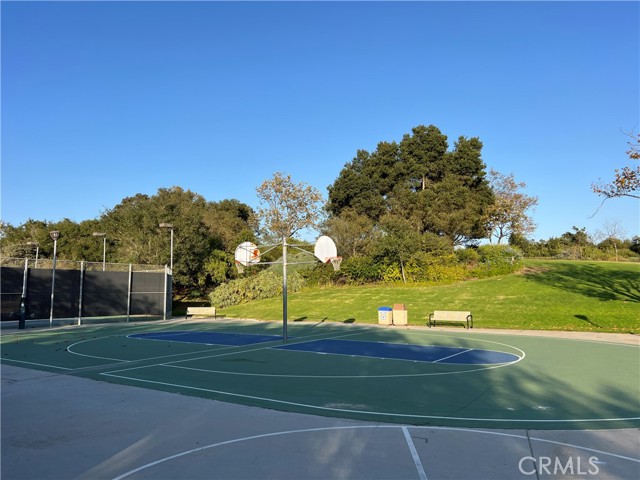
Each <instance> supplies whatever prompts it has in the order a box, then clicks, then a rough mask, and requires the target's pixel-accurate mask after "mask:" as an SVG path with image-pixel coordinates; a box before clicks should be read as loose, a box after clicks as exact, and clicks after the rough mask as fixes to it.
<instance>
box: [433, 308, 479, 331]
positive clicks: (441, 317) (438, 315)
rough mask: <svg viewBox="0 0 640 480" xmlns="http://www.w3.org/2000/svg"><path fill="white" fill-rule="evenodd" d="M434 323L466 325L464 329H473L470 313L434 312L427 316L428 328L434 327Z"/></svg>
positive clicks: (453, 311)
mask: <svg viewBox="0 0 640 480" xmlns="http://www.w3.org/2000/svg"><path fill="white" fill-rule="evenodd" d="M436 322H454V323H466V324H467V327H466V328H473V316H472V315H471V312H460V311H455V310H436V311H434V312H433V313H430V314H429V327H435V326H436Z"/></svg>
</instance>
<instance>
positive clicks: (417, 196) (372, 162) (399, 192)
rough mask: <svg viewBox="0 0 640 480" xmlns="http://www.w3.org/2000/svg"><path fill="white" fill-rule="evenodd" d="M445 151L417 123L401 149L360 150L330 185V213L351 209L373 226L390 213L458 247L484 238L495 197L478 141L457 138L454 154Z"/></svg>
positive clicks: (437, 137)
mask: <svg viewBox="0 0 640 480" xmlns="http://www.w3.org/2000/svg"><path fill="white" fill-rule="evenodd" d="M447 148H448V143H447V137H446V135H443V134H442V132H441V131H440V130H439V129H438V128H437V127H435V126H433V125H430V126H428V127H425V126H422V125H420V126H418V127H415V128H413V129H412V134H406V135H404V137H403V139H402V141H401V142H400V144H399V145H398V144H397V143H395V142H380V143H379V144H378V147H377V149H376V151H375V152H373V153H368V152H366V151H364V150H359V151H358V154H357V155H356V157H355V158H354V159H353V160H352V161H351V162H349V163H347V164H346V165H345V166H344V168H343V169H342V171H341V172H340V175H339V176H338V178H337V179H336V180H335V182H334V183H333V185H331V186H329V204H328V210H329V212H330V213H331V214H332V215H334V216H338V215H340V214H341V212H342V211H344V210H346V209H353V210H355V212H356V213H358V214H360V215H366V216H368V217H369V218H370V219H371V220H372V221H373V222H374V223H377V222H379V221H380V219H381V218H382V217H383V216H384V215H386V214H388V213H393V214H395V215H400V216H403V217H404V218H405V219H406V220H408V221H409V223H410V224H411V225H412V226H413V228H415V229H416V231H417V232H418V233H425V232H427V231H429V232H432V233H435V234H438V235H447V236H449V237H450V238H451V239H452V241H455V242H456V243H464V242H467V241H469V240H473V239H479V238H484V237H485V236H486V231H485V226H484V225H483V221H484V218H485V210H486V208H487V207H488V206H489V205H491V204H492V203H493V195H492V193H491V189H490V188H489V184H488V181H487V180H486V173H485V168H486V166H485V164H484V162H483V161H482V158H481V153H482V142H481V141H480V139H478V138H476V137H474V138H466V137H463V136H461V137H459V138H458V140H457V142H456V143H455V145H454V148H453V150H452V151H448V150H447Z"/></svg>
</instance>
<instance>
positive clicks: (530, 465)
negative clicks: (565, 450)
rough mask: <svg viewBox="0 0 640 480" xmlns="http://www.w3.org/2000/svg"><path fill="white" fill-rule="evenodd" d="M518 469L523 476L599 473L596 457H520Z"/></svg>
mask: <svg viewBox="0 0 640 480" xmlns="http://www.w3.org/2000/svg"><path fill="white" fill-rule="evenodd" d="M518 469H519V470H520V473H522V474H524V475H534V474H535V473H536V472H537V473H538V474H540V475H542V474H543V473H546V474H547V475H559V474H562V475H597V474H598V473H599V472H600V467H598V457H589V458H588V459H585V458H582V457H566V458H560V457H538V458H536V457H522V458H521V459H520V461H519V462H518Z"/></svg>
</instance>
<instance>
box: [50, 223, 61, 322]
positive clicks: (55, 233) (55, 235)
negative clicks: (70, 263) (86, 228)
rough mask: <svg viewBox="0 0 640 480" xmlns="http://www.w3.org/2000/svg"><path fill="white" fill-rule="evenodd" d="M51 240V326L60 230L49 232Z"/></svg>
mask: <svg viewBox="0 0 640 480" xmlns="http://www.w3.org/2000/svg"><path fill="white" fill-rule="evenodd" d="M49 236H50V237H51V240H53V268H52V269H51V308H50V309H49V327H51V326H52V325H53V297H54V292H55V287H56V254H57V250H58V238H60V232H59V231H57V230H54V231H53V232H50V233H49Z"/></svg>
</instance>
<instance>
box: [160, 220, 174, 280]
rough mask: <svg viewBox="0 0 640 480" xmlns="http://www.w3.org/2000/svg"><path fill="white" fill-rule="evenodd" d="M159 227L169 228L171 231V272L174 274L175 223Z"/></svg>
mask: <svg viewBox="0 0 640 480" xmlns="http://www.w3.org/2000/svg"><path fill="white" fill-rule="evenodd" d="M159 227H160V228H168V229H170V230H171V263H170V264H169V266H170V267H171V271H172V272H173V223H161V224H160V225H159Z"/></svg>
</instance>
